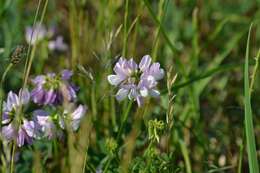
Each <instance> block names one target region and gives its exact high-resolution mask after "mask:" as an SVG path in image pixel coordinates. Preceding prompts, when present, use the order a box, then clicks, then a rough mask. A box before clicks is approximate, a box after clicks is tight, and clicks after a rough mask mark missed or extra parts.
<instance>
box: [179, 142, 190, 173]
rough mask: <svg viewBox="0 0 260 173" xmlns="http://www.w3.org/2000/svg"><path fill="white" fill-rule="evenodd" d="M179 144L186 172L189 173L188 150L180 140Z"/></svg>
mask: <svg viewBox="0 0 260 173" xmlns="http://www.w3.org/2000/svg"><path fill="white" fill-rule="evenodd" d="M179 143H180V147H181V152H182V154H183V157H184V162H185V166H186V172H187V173H191V163H190V158H189V151H188V148H187V146H186V144H185V143H184V142H183V141H182V140H181V139H179Z"/></svg>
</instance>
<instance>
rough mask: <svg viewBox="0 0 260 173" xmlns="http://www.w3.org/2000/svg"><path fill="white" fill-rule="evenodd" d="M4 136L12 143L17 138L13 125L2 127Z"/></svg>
mask: <svg viewBox="0 0 260 173" xmlns="http://www.w3.org/2000/svg"><path fill="white" fill-rule="evenodd" d="M2 135H3V137H4V138H5V139H6V140H7V141H11V140H12V139H14V138H15V136H16V132H15V128H14V126H13V124H12V123H10V124H8V125H7V126H4V127H2Z"/></svg>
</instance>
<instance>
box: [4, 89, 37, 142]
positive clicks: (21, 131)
mask: <svg viewBox="0 0 260 173" xmlns="http://www.w3.org/2000/svg"><path fill="white" fill-rule="evenodd" d="M29 100H30V93H29V91H28V90H27V89H25V90H20V92H19V95H16V94H15V93H13V92H12V91H10V92H9V93H8V96H7V101H6V102H4V106H3V116H2V124H3V127H2V130H1V133H2V136H3V137H4V139H5V140H7V141H8V142H10V141H16V143H17V145H18V146H19V147H21V146H23V145H24V144H31V143H32V141H33V138H35V137H36V136H37V130H38V129H37V126H36V124H35V122H34V121H31V120H27V119H26V118H24V116H22V115H23V112H22V110H23V109H22V107H23V106H26V105H27V104H28V103H29Z"/></svg>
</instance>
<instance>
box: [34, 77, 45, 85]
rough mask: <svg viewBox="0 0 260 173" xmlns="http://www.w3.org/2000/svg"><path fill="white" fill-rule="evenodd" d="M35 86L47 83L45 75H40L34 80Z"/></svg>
mask: <svg viewBox="0 0 260 173" xmlns="http://www.w3.org/2000/svg"><path fill="white" fill-rule="evenodd" d="M32 82H33V84H34V85H43V84H44V83H45V82H46V81H45V76H44V75H39V76H36V77H35V78H34V79H33V80H32Z"/></svg>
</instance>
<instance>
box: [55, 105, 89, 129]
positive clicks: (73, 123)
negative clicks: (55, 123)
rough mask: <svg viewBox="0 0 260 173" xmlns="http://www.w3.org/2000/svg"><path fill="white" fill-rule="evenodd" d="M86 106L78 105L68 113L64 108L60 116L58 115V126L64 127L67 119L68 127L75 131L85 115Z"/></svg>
mask: <svg viewBox="0 0 260 173" xmlns="http://www.w3.org/2000/svg"><path fill="white" fill-rule="evenodd" d="M86 111H87V108H86V107H85V106H83V105H79V106H78V107H77V108H76V109H75V110H74V111H73V112H71V113H69V111H68V110H65V111H64V113H63V115H62V117H60V121H59V124H60V127H61V128H62V129H65V121H66V120H67V121H68V123H69V126H70V128H71V129H72V130H73V131H77V130H78V128H79V125H80V122H81V120H82V118H83V117H84V116H85V114H86Z"/></svg>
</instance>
